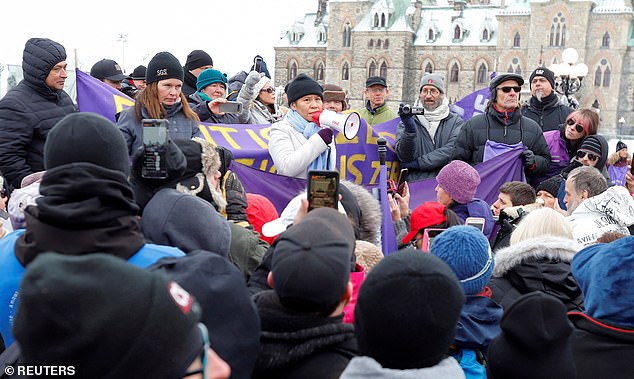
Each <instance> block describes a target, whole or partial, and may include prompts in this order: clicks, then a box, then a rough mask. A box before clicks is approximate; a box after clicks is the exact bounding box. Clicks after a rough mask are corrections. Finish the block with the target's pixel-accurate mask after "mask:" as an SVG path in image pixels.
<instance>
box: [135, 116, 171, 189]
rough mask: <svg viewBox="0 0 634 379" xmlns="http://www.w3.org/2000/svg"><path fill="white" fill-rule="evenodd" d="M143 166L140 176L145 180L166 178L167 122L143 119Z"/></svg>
mask: <svg viewBox="0 0 634 379" xmlns="http://www.w3.org/2000/svg"><path fill="white" fill-rule="evenodd" d="M141 124H142V125H143V128H142V133H143V166H142V168H141V176H142V177H143V178H147V179H165V178H167V165H166V156H167V143H168V139H169V127H168V125H169V121H167V120H158V119H143V120H142V121H141Z"/></svg>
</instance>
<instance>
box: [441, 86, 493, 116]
mask: <svg viewBox="0 0 634 379" xmlns="http://www.w3.org/2000/svg"><path fill="white" fill-rule="evenodd" d="M489 97H491V93H490V91H489V89H488V88H483V89H481V90H478V91H475V92H472V93H470V94H468V95H467V96H465V97H463V98H462V99H460V100H459V101H456V102H455V103H453V104H451V105H449V109H451V111H452V112H454V113H456V114H458V115H460V117H462V119H463V120H465V121H467V120H469V119H470V118H471V117H473V116H475V115H477V114H480V113H484V109H485V108H486V105H487V103H488V102H489Z"/></svg>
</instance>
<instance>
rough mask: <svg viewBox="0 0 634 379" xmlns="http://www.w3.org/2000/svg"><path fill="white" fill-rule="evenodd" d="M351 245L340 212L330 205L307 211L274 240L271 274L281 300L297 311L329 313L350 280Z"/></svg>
mask: <svg viewBox="0 0 634 379" xmlns="http://www.w3.org/2000/svg"><path fill="white" fill-rule="evenodd" d="M354 246H355V237H354V231H353V230H352V225H350V222H349V221H348V219H347V218H346V217H345V216H344V215H342V214H340V213H339V212H338V211H337V210H335V209H332V208H317V209H314V210H312V211H310V212H308V214H307V215H306V217H304V219H303V220H302V222H300V223H299V224H296V225H293V226H291V227H290V228H288V229H287V230H286V231H285V232H284V233H282V234H280V236H279V237H278V239H277V241H276V245H275V250H274V253H273V261H272V264H271V273H272V276H273V289H274V290H275V293H277V296H278V297H279V298H280V301H281V303H282V304H283V305H284V306H285V307H287V308H289V309H292V310H294V311H298V312H319V313H324V314H329V313H331V312H332V311H333V310H334V309H335V307H336V306H337V304H339V301H340V300H341V297H342V296H343V294H344V292H345V289H346V285H347V284H348V281H349V280H350V260H351V255H352V254H354Z"/></svg>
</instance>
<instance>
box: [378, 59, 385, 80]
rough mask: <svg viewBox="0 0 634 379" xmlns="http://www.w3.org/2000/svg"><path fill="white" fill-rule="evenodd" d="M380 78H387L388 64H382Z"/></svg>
mask: <svg viewBox="0 0 634 379" xmlns="http://www.w3.org/2000/svg"><path fill="white" fill-rule="evenodd" d="M379 76H380V77H382V78H387V63H385V62H383V63H381V69H380V70H379Z"/></svg>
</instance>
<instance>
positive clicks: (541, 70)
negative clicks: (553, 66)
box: [528, 67, 555, 88]
mask: <svg viewBox="0 0 634 379" xmlns="http://www.w3.org/2000/svg"><path fill="white" fill-rule="evenodd" d="M536 76H543V77H544V78H546V80H548V82H549V83H550V86H551V87H553V88H555V73H554V72H552V71H550V70H549V69H547V68H546V67H537V68H536V69H535V71H533V73H532V74H531V77H530V80H529V82H528V83H529V85H530V86H531V88H532V87H533V85H532V83H533V78H535V77H536Z"/></svg>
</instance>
